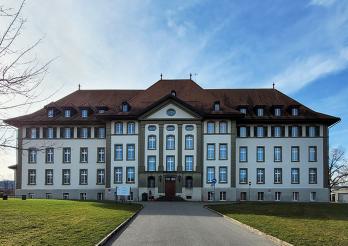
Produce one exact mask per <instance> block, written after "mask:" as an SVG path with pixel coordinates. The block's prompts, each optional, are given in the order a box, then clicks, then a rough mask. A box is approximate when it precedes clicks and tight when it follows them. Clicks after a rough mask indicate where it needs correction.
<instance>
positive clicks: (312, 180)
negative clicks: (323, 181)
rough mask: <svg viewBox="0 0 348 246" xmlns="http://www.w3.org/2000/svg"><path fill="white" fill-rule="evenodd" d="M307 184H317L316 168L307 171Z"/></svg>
mask: <svg viewBox="0 0 348 246" xmlns="http://www.w3.org/2000/svg"><path fill="white" fill-rule="evenodd" d="M309 183H310V184H316V183H317V169H316V168H310V169H309Z"/></svg>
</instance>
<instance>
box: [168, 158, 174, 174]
mask: <svg viewBox="0 0 348 246" xmlns="http://www.w3.org/2000/svg"><path fill="white" fill-rule="evenodd" d="M166 171H167V172H173V171H175V162H174V156H173V155H168V156H166Z"/></svg>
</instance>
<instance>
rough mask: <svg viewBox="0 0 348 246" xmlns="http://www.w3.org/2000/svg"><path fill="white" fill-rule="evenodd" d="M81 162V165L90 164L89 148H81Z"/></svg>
mask: <svg viewBox="0 0 348 246" xmlns="http://www.w3.org/2000/svg"><path fill="white" fill-rule="evenodd" d="M80 162H81V163H87V162H88V148H87V147H82V148H80Z"/></svg>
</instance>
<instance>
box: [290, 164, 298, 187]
mask: <svg viewBox="0 0 348 246" xmlns="http://www.w3.org/2000/svg"><path fill="white" fill-rule="evenodd" d="M299 183H300V169H299V168H291V184H299Z"/></svg>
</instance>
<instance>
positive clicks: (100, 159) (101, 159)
mask: <svg viewBox="0 0 348 246" xmlns="http://www.w3.org/2000/svg"><path fill="white" fill-rule="evenodd" d="M97 153H98V158H97V162H99V163H103V162H105V148H104V147H98V148H97Z"/></svg>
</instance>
